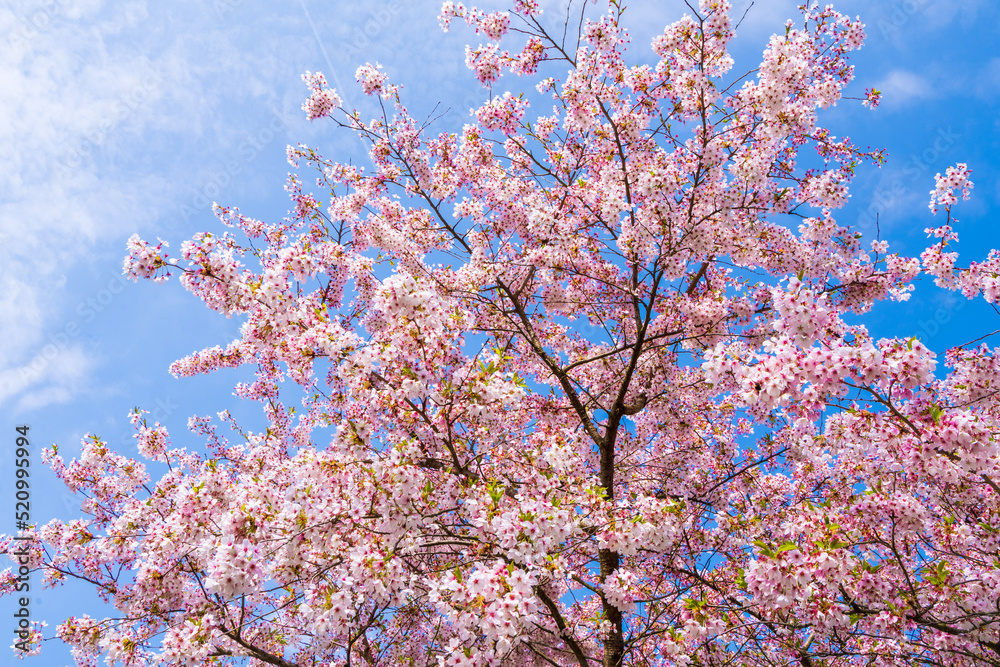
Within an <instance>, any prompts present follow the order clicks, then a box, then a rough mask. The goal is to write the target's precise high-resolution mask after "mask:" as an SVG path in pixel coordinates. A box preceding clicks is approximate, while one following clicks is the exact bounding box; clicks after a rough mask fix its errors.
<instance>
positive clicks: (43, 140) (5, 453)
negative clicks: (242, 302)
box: [0, 0, 1000, 667]
mask: <svg viewBox="0 0 1000 667" xmlns="http://www.w3.org/2000/svg"><path fill="white" fill-rule="evenodd" d="M541 4H542V6H543V7H545V9H546V11H547V20H548V21H549V22H551V23H552V24H559V25H561V19H560V17H561V16H562V12H563V10H564V8H565V0H558V1H556V0H550V1H546V2H542V3H541ZM734 4H735V6H736V14H737V16H740V15H742V14H743V12H744V10H748V11H747V14H746V17H745V20H744V22H743V24H742V25H741V27H740V29H739V31H738V36H737V40H736V42H735V44H734V48H733V49H732V51H733V55H734V57H735V59H736V66H735V68H734V72H735V71H740V72H743V71H746V70H749V69H752V68H753V67H756V66H757V64H758V63H759V61H760V54H761V52H762V50H763V48H764V45H765V44H766V42H767V39H768V37H769V36H770V34H772V33H773V32H780V31H782V30H783V28H782V26H783V23H784V21H785V19H787V18H794V17H797V12H796V11H795V6H796V4H797V2H795V1H791V0H757V1H756V2H754V3H753V6H752V7H751V6H750V4H751V3H750V2H748V1H737V2H735V3H734ZM834 4H835V7H836V8H837V9H838V10H840V11H842V12H845V13H847V14H850V15H851V16H855V15H860V16H861V18H862V19H863V20H864V21H865V23H866V24H867V25H868V41H867V44H866V46H865V48H864V49H863V50H862V51H861V52H860V53H857V54H856V55H855V56H854V57H853V59H852V62H853V63H854V64H855V65H856V71H855V74H856V79H855V82H854V84H852V88H851V89H849V90H848V91H847V95H849V96H855V97H860V96H862V95H863V93H864V89H865V88H867V87H872V86H874V87H876V88H878V89H880V90H882V91H883V94H884V95H883V102H882V105H881V106H880V107H879V109H877V110H875V111H871V110H868V109H865V108H863V107H861V105H860V103H859V102H857V101H851V100H845V101H842V102H841V103H840V104H839V105H838V106H837V107H835V108H833V109H830V110H828V111H827V112H825V113H824V114H822V115H821V116H820V122H821V124H823V123H825V124H826V125H827V126H828V127H830V128H831V131H832V132H833V133H834V134H837V135H841V136H843V135H848V136H850V137H851V138H852V139H853V140H854V141H855V143H857V144H859V145H861V146H873V147H882V148H885V149H886V150H887V154H888V161H887V163H886V165H885V166H884V167H883V168H882V169H876V168H874V167H869V166H865V167H863V168H862V169H861V170H860V172H859V174H858V176H857V178H856V180H855V182H854V186H853V187H852V190H851V192H852V198H851V204H850V205H849V206H848V207H847V208H846V209H844V210H841V211H839V212H838V213H837V214H836V217H837V219H838V220H839V221H840V222H841V224H844V223H850V224H853V225H857V227H858V228H859V229H860V231H862V232H863V233H864V234H865V235H866V236H867V237H869V238H874V235H875V232H876V227H875V222H874V221H875V216H876V214H877V215H878V231H879V233H880V235H881V238H883V239H885V240H887V241H889V243H890V250H899V251H901V252H909V253H912V254H916V253H919V251H920V250H921V249H923V248H924V247H926V245H927V244H926V243H925V237H924V234H923V229H924V228H925V227H928V226H931V225H932V224H941V222H940V221H937V222H935V220H934V219H933V218H932V217H931V216H930V214H929V211H928V209H927V202H928V200H929V194H928V192H929V191H930V190H931V189H932V187H933V185H934V174H935V173H936V172H944V170H945V168H946V167H948V166H950V165H953V164H955V163H956V162H966V163H968V164H969V166H970V167H971V168H972V170H973V173H972V179H973V181H974V182H975V184H976V185H975V190H974V191H973V199H972V200H971V201H969V202H961V203H960V204H959V206H958V207H957V209H956V215H957V217H958V218H959V220H960V222H959V224H958V226H957V231H958V232H959V234H960V236H961V239H962V240H961V242H960V243H959V245H958V250H959V251H960V253H962V254H961V257H960V263H962V264H965V263H967V262H968V261H969V260H978V259H982V258H983V257H984V256H985V255H986V253H987V251H988V249H989V248H992V247H997V246H1000V232H998V230H997V217H998V216H997V213H998V211H1000V158H998V157H997V156H998V155H1000V145H998V144H1000V113H998V111H1000V104H998V101H1000V50H998V48H997V47H996V45H997V44H1000V9H998V7H997V4H996V3H992V2H988V1H986V0H898V1H889V0H884V1H883V0H877V1H874V2H873V1H870V0H866V1H860V0H843V1H841V2H835V3H834ZM480 6H481V7H483V8H487V9H499V8H504V7H505V6H506V5H505V3H501V2H484V3H481V4H480ZM439 9H440V3H439V2H437V1H436V0H407V1H404V0H388V1H385V2H345V1H343V0H327V1H324V2H321V1H319V0H304V1H302V0H288V1H286V2H263V1H260V0H257V1H255V0H200V1H195V0H169V1H168V2H147V1H145V0H116V1H114V2H110V1H105V0H37V1H26V0H5V2H4V3H3V6H2V7H0V150H2V154H0V155H2V158H3V159H2V160H0V532H8V533H9V532H13V530H14V516H13V515H14V488H13V481H14V473H13V470H14V468H13V452H14V441H15V438H16V436H17V434H16V433H15V430H14V429H15V427H16V426H18V425H21V424H27V425H29V426H30V432H29V436H30V439H31V443H32V455H33V457H34V458H33V460H32V465H33V467H32V478H31V481H32V499H31V502H32V505H31V511H32V520H33V521H35V522H38V523H40V524H43V523H46V522H47V521H48V520H49V519H51V518H53V517H59V518H65V519H68V518H73V517H77V516H79V498H77V497H75V496H73V495H71V494H69V493H67V492H66V491H65V489H64V488H63V487H62V486H61V484H60V483H59V482H58V480H56V479H55V478H54V477H53V476H52V475H51V474H50V473H48V471H47V470H46V469H44V468H43V467H42V466H41V465H40V457H39V452H40V450H41V449H42V448H43V447H48V446H51V445H52V444H53V443H57V444H58V445H59V448H60V453H61V454H63V455H64V457H65V458H66V459H67V460H69V459H70V458H72V457H73V456H74V455H75V454H76V453H78V452H79V450H80V441H81V439H82V438H83V437H84V436H85V435H86V434H88V433H94V434H97V435H100V436H101V437H102V438H104V439H105V440H106V441H107V442H108V443H109V444H110V445H111V446H112V447H114V448H116V449H117V450H118V451H120V452H122V453H125V454H130V455H134V454H135V446H134V444H133V441H132V439H131V434H132V429H131V426H130V425H129V422H128V413H129V411H130V410H131V409H132V408H133V407H135V406H140V407H142V408H144V409H146V410H148V411H150V412H151V413H152V414H153V418H154V419H156V420H158V421H160V422H162V423H164V424H165V425H167V426H168V427H169V428H170V430H171V433H172V435H173V436H174V438H173V442H174V445H175V446H180V445H184V444H188V443H186V442H185V436H186V435H188V434H187V431H186V428H185V425H186V423H187V419H188V417H189V416H191V415H193V414H200V415H212V414H215V413H216V412H218V411H219V410H222V409H227V408H228V409H230V410H231V411H232V412H233V413H234V414H235V415H237V416H239V415H241V414H242V415H245V416H247V417H251V416H252V415H255V414H256V408H255V407H253V406H240V404H239V403H238V401H237V399H235V398H234V397H233V396H232V387H233V384H234V383H235V382H236V380H237V379H238V377H239V373H238V372H237V371H227V372H222V373H218V374H215V375H212V376H200V377H197V378H186V379H176V378H173V377H172V376H171V375H170V374H169V373H168V372H167V367H168V366H169V364H170V363H171V362H172V361H174V360H175V359H178V358H180V357H182V356H185V355H187V354H189V353H191V352H193V351H195V350H197V349H201V348H203V347H207V346H213V345H217V344H222V345H225V344H226V343H228V342H229V341H231V340H232V339H233V338H235V337H236V336H237V334H238V330H239V326H240V321H239V320H238V319H235V318H234V319H231V320H227V319H226V318H224V317H222V316H220V315H218V314H216V313H213V312H211V311H209V310H208V309H207V308H205V307H204V306H203V305H202V304H201V302H200V301H198V300H197V299H195V298H194V297H192V296H191V295H189V294H188V293H187V292H185V291H184V290H183V289H182V288H181V287H180V285H179V284H178V283H176V282H170V283H168V284H167V285H154V284H151V283H148V282H145V283H140V284H134V283H131V282H128V281H126V280H124V278H123V277H122V275H121V271H122V269H121V267H122V259H123V257H124V255H125V243H126V240H127V239H128V237H129V236H131V235H132V234H133V233H139V234H140V235H141V236H142V237H143V238H146V239H149V240H154V239H155V238H156V237H161V238H163V239H165V240H167V241H169V242H170V244H171V249H172V250H174V251H176V250H177V249H178V248H179V246H180V243H181V242H182V241H184V240H185V239H187V238H190V237H191V235H193V234H194V233H196V232H199V231H212V232H216V231H219V230H220V228H221V225H220V224H219V223H218V222H217V220H216V219H215V218H214V216H213V215H212V212H211V205H212V202H213V201H216V202H218V203H220V204H222V205H227V206H238V207H239V208H240V209H241V210H242V211H243V212H244V213H246V214H248V215H250V216H252V217H256V218H260V219H267V220H275V219H278V218H280V217H282V216H284V214H285V212H286V211H287V209H288V199H287V197H286V194H285V192H284V189H283V186H284V182H285V178H286V176H287V173H288V171H289V169H290V167H289V166H288V164H287V162H286V161H285V146H286V145H287V144H293V145H294V144H297V143H300V142H301V143H304V144H306V145H309V146H312V147H315V148H317V149H319V150H320V152H321V153H322V154H323V155H325V156H326V157H328V158H334V159H337V160H339V161H348V160H353V161H355V162H357V163H360V164H365V163H367V159H366V158H365V156H364V154H363V152H362V144H361V143H360V141H359V140H358V139H357V138H355V137H354V136H353V135H351V134H349V133H347V132H345V131H342V130H339V129H338V128H336V127H335V126H334V125H333V124H332V123H329V122H326V123H324V122H318V123H309V122H308V121H307V120H306V118H305V114H304V112H303V111H301V105H302V103H303V101H304V100H305V98H306V97H307V94H308V90H307V88H306V86H305V84H304V83H303V82H302V80H301V78H300V77H301V75H302V73H303V72H305V71H306V70H310V71H317V70H319V71H322V72H323V73H325V74H326V76H327V78H328V80H329V81H330V84H331V85H332V86H334V87H336V88H337V89H338V92H339V93H340V94H341V96H342V97H343V98H344V99H345V101H346V102H347V104H349V105H351V106H357V108H359V109H360V110H361V111H362V115H363V116H365V117H370V116H372V115H373V114H374V111H375V108H374V106H372V104H371V100H369V99H368V98H365V97H364V96H363V95H362V94H361V93H360V90H359V88H358V87H357V86H356V85H355V83H354V71H355V70H356V69H357V67H358V66H359V65H361V64H364V63H365V62H372V63H375V62H379V63H381V64H382V65H383V66H384V68H385V71H386V72H387V73H388V74H389V75H390V78H391V80H392V81H393V82H395V83H399V84H401V85H402V86H403V96H404V100H405V101H406V102H407V104H408V106H409V107H410V110H411V113H412V114H413V115H414V116H415V117H423V116H425V115H427V114H429V113H430V112H431V110H432V109H433V108H434V106H435V105H436V104H438V103H440V107H439V109H438V112H439V113H440V112H441V111H447V113H445V115H444V116H443V117H442V118H441V119H440V120H438V121H437V124H436V125H435V126H434V127H435V128H436V129H438V130H439V131H444V130H449V131H453V132H458V131H460V129H461V126H462V124H463V123H464V122H467V119H468V110H469V109H470V108H471V107H472V106H474V105H476V104H477V103H478V102H481V101H482V100H483V99H485V93H484V92H483V91H482V89H480V88H478V86H477V84H476V83H475V80H474V77H473V75H472V73H471V72H468V71H467V70H466V69H465V67H464V49H465V44H466V43H467V42H473V43H474V44H476V43H478V42H479V40H478V39H477V38H475V37H474V36H473V35H471V34H470V32H469V31H468V30H467V29H465V26H464V24H459V23H455V24H453V27H452V32H451V33H449V34H443V33H442V32H441V31H440V29H439V28H438V25H437V19H436V16H437V14H438V11H439ZM684 11H685V7H684V5H683V2H681V1H680V0H658V1H655V2H654V1H652V0H649V1H638V0H637V1H635V2H632V3H631V4H630V6H629V9H628V10H627V12H626V24H627V25H629V26H630V28H631V29H632V37H633V39H632V44H633V45H632V50H631V60H632V62H651V61H652V56H651V51H650V49H649V46H648V45H649V43H650V40H651V39H652V37H653V36H654V35H655V34H656V33H657V32H660V31H662V29H663V27H664V26H665V25H666V24H667V23H670V22H672V21H674V20H676V19H677V18H679V17H680V16H681V14H683V13H684ZM533 84H534V81H529V80H518V79H510V78H505V79H504V80H502V81H501V82H500V84H498V85H497V86H496V88H495V90H496V91H497V92H500V93H502V92H503V91H504V90H507V89H510V90H513V91H517V90H520V89H522V88H528V87H529V86H531V85H533ZM544 111H545V108H543V109H539V110H537V111H535V112H534V113H535V114H539V113H542V112H544ZM303 175H304V176H306V179H305V180H306V182H307V183H311V182H312V180H313V178H312V176H311V175H307V174H306V172H303ZM865 321H866V322H867V323H868V324H869V326H870V328H871V329H872V330H873V331H874V332H875V333H877V334H878V335H884V336H896V335H898V336H910V335H918V336H919V337H920V338H921V339H922V340H923V341H924V342H925V343H926V344H927V345H928V346H929V347H931V348H932V349H934V350H936V351H938V352H943V351H944V350H945V349H946V348H947V347H949V346H951V345H955V344H958V343H962V342H965V341H968V340H971V339H973V338H976V337H978V336H980V335H982V334H985V333H988V332H990V331H993V330H994V329H997V328H1000V316H998V315H997V314H996V313H995V312H994V311H993V309H991V308H990V307H989V306H987V305H985V304H983V303H973V302H966V301H964V300H960V299H958V300H956V299H955V298H954V296H953V295H951V294H949V293H945V292H942V291H941V290H938V289H937V288H935V287H934V286H933V285H932V284H930V283H929V282H927V281H923V282H921V283H919V284H918V288H917V292H916V293H915V295H914V297H913V298H912V300H911V301H910V302H908V303H905V304H894V305H893V304H880V307H879V308H877V309H876V312H874V313H872V314H871V316H869V317H868V318H867V319H866V320H865ZM31 599H32V602H31V613H32V618H33V620H45V621H47V622H48V623H49V628H48V630H49V633H50V634H51V632H52V631H54V629H55V626H56V625H57V624H58V623H59V622H60V621H62V620H63V619H64V618H65V617H66V616H68V615H70V614H80V613H83V612H89V613H91V614H92V615H101V616H103V615H104V614H103V613H102V612H101V607H100V606H99V605H96V604H95V603H94V601H93V596H92V595H91V593H90V591H89V590H88V589H87V588H86V587H82V586H73V585H70V586H66V587H63V588H60V589H55V590H40V589H39V587H38V581H37V579H36V581H35V582H34V585H33V590H32V597H31ZM13 611H14V605H13V604H12V600H10V599H4V600H2V601H0V618H2V619H3V620H0V628H6V627H11V628H12V627H13V625H10V626H8V625H5V623H11V620H10V619H11V614H12V613H13ZM4 632H6V631H4ZM5 636H6V635H5ZM0 646H6V642H5V641H0ZM0 650H4V649H2V648H0ZM0 661H5V660H4V659H2V658H0ZM26 664H29V665H32V666H33V667H43V666H45V667H47V666H49V665H68V664H72V661H71V658H70V656H69V652H68V650H66V649H65V647H63V646H62V645H61V644H57V643H52V642H49V643H47V645H46V647H45V649H44V650H43V652H42V655H41V656H39V657H37V658H30V659H28V660H27V663H26Z"/></svg>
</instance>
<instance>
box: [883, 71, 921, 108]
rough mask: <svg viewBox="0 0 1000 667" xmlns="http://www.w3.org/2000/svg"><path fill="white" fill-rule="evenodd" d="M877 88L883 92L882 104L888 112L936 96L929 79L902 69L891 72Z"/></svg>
mask: <svg viewBox="0 0 1000 667" xmlns="http://www.w3.org/2000/svg"><path fill="white" fill-rule="evenodd" d="M875 87H876V88H878V89H879V90H881V91H882V104H883V105H884V107H885V108H886V109H887V110H891V109H898V108H901V107H905V106H908V105H909V104H911V103H912V102H915V101H917V100H925V99H930V98H932V97H934V95H935V93H934V87H933V85H932V84H931V82H930V81H929V80H928V79H927V77H924V76H921V75H920V74H916V73H914V72H908V71H906V70H901V69H895V70H892V71H891V72H889V73H888V74H887V75H886V76H885V78H884V79H882V80H881V81H879V83H878V84H877V85H876V86H875Z"/></svg>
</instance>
